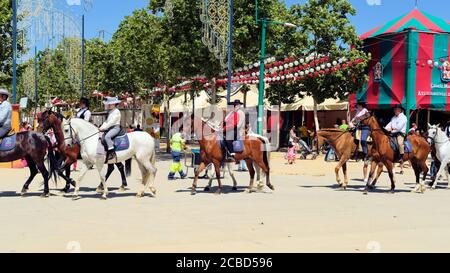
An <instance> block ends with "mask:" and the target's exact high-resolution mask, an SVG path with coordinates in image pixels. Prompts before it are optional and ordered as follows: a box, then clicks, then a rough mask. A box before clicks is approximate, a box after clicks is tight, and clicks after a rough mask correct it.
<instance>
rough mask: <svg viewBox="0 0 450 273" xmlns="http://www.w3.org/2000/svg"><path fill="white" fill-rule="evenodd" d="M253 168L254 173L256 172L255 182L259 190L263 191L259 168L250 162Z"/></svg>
mask: <svg viewBox="0 0 450 273" xmlns="http://www.w3.org/2000/svg"><path fill="white" fill-rule="evenodd" d="M252 164H253V166H254V167H255V172H256V182H258V188H259V189H263V188H264V183H263V181H262V179H261V168H260V167H259V165H258V164H254V162H252Z"/></svg>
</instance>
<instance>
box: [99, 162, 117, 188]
mask: <svg viewBox="0 0 450 273" xmlns="http://www.w3.org/2000/svg"><path fill="white" fill-rule="evenodd" d="M113 171H114V165H113V164H108V170H107V171H106V175H105V180H106V181H108V179H109V177H110V176H111V174H112V172H113ZM102 191H103V185H102V184H101V183H100V184H99V185H98V187H97V192H102Z"/></svg>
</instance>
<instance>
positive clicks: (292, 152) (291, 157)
mask: <svg viewBox="0 0 450 273" xmlns="http://www.w3.org/2000/svg"><path fill="white" fill-rule="evenodd" d="M297 148H298V145H295V144H294V143H293V142H289V146H288V150H287V154H286V159H287V161H288V164H289V165H292V164H294V163H295V160H296V159H297Z"/></svg>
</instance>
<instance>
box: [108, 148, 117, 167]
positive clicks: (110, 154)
mask: <svg viewBox="0 0 450 273" xmlns="http://www.w3.org/2000/svg"><path fill="white" fill-rule="evenodd" d="M115 158H117V155H116V151H114V149H111V150H108V153H107V154H106V162H105V164H106V163H108V162H109V161H111V160H114V159H115Z"/></svg>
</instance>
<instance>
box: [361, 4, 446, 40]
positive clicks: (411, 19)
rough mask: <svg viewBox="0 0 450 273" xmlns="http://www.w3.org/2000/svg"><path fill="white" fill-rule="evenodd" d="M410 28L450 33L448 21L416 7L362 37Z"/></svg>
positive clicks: (363, 38)
mask: <svg viewBox="0 0 450 273" xmlns="http://www.w3.org/2000/svg"><path fill="white" fill-rule="evenodd" d="M410 28H412V29H415V30H417V31H424V32H437V33H450V24H449V23H448V22H446V21H445V20H443V19H441V18H438V17H435V16H433V15H430V14H428V13H426V12H423V11H420V10H418V9H414V10H413V11H411V12H410V13H408V14H406V15H403V16H400V17H398V18H396V19H394V20H392V21H389V22H387V23H386V24H384V25H382V26H379V27H377V28H375V29H372V30H371V31H369V32H366V33H364V34H363V35H362V36H361V37H360V38H361V39H362V40H365V39H368V38H373V37H376V36H379V35H385V34H392V33H398V32H402V31H404V30H405V29H410Z"/></svg>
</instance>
